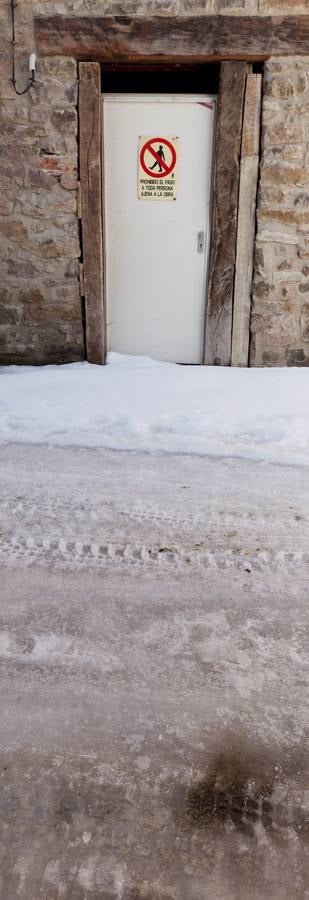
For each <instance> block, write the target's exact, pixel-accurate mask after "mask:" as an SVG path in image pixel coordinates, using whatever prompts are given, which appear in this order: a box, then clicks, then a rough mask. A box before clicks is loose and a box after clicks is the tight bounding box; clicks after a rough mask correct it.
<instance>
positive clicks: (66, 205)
mask: <svg viewBox="0 0 309 900" xmlns="http://www.w3.org/2000/svg"><path fill="white" fill-rule="evenodd" d="M0 204H1V199H0ZM75 212H76V197H75V196H74V195H73V194H67V193H65V192H64V191H63V190H62V188H61V186H60V184H59V182H58V179H57V180H56V181H55V180H54V179H53V183H52V187H51V188H50V189H49V190H44V191H31V190H28V191H27V190H22V191H19V193H18V195H17V199H16V201H15V213H22V214H27V216H29V217H33V218H35V219H40V218H41V219H46V220H48V221H49V220H50V217H51V215H55V214H56V213H58V214H59V215H60V216H61V215H66V216H67V215H68V214H70V213H75Z"/></svg>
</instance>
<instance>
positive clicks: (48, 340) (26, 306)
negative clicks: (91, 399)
mask: <svg viewBox="0 0 309 900" xmlns="http://www.w3.org/2000/svg"><path fill="white" fill-rule="evenodd" d="M304 12H307V13H308V0H303V2H297V0H159V2H156V0H126V2H125V0H123V2H116V0H115V2H109V3H107V2H104V0H53V2H50V0H38V2H30V0H17V5H16V10H15V13H16V42H17V43H16V76H17V83H18V87H19V89H22V88H23V87H24V86H25V84H26V81H27V77H28V72H27V65H28V56H29V53H30V52H31V50H33V49H34V39H33V18H34V16H35V15H43V16H44V15H52V14H60V15H74V14H76V15H82V14H83V15H93V16H95V15H130V16H132V15H136V16H147V15H154V14H158V15H172V14H173V15H175V14H182V15H190V14H192V13H194V14H195V15H210V14H218V15H231V14H235V15H259V14H260V15H266V14H267V13H273V14H274V15H279V16H282V15H284V14H286V15H288V14H289V13H294V14H296V13H304ZM0 35H1V39H0V40H1V43H0V133H1V144H0V266H1V283H0V363H4V364H5V363H29V364H30V363H31V364H32V363H37V364H40V363H50V362H57V363H58V362H59V363H60V362H70V361H75V360H80V359H83V358H84V357H85V346H84V329H83V313H82V302H81V299H80V292H79V280H78V272H79V265H78V263H79V257H80V236H79V223H78V220H77V212H76V183H77V171H78V169H77V167H78V154H77V91H78V82H77V68H76V63H75V61H74V60H72V59H64V58H53V59H40V58H39V59H38V60H37V73H36V81H35V85H34V86H33V88H32V89H31V92H30V94H26V95H25V96H21V97H17V96H16V95H15V93H14V91H13V87H12V84H11V74H12V68H11V67H12V45H11V15H10V4H9V0H1V4H0ZM308 75H309V58H308V59H304V58H302V59H288V60H270V61H269V62H268V63H267V66H266V82H265V94H264V102H263V139H262V167H261V184H260V190H259V208H258V237H257V245H256V272H255V280H254V295H253V313H252V340H251V358H250V363H251V365H306V364H308V363H309V155H308V154H309V150H308V145H309V85H308Z"/></svg>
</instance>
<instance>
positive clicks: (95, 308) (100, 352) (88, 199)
mask: <svg viewBox="0 0 309 900" xmlns="http://www.w3.org/2000/svg"><path fill="white" fill-rule="evenodd" d="M79 157H80V191H81V220H82V241H83V266H84V293H85V311H86V350H87V359H88V360H89V362H92V363H99V364H104V363H105V356H106V341H105V321H104V305H103V287H104V284H103V252H102V186H101V168H102V163H101V70H100V65H99V63H93V62H83V63H80V66H79Z"/></svg>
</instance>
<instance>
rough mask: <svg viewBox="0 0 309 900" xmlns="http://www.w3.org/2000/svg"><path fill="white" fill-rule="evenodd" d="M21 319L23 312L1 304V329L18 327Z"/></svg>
mask: <svg viewBox="0 0 309 900" xmlns="http://www.w3.org/2000/svg"><path fill="white" fill-rule="evenodd" d="M20 318H21V310H20V309H18V308H17V307H14V306H4V304H3V303H1V304H0V327H1V325H17V324H18V322H19V320H20Z"/></svg>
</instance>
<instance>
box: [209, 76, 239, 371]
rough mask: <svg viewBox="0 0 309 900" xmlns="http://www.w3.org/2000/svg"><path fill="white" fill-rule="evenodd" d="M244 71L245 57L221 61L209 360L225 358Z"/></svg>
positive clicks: (228, 353)
mask: <svg viewBox="0 0 309 900" xmlns="http://www.w3.org/2000/svg"><path fill="white" fill-rule="evenodd" d="M247 72H248V65H247V63H245V62H223V63H222V65H221V77H220V88H219V100H218V114H217V128H216V146H215V172H214V191H213V212H212V237H211V256H210V277H209V287H208V302H207V309H206V334H205V354H204V362H205V363H206V365H209V366H213V365H219V366H229V365H230V364H231V350H232V313H233V291H234V276H235V259H236V235H237V209H238V191H239V163H240V147H241V133H242V120H243V105H244V94H245V83H246V76H247Z"/></svg>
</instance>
